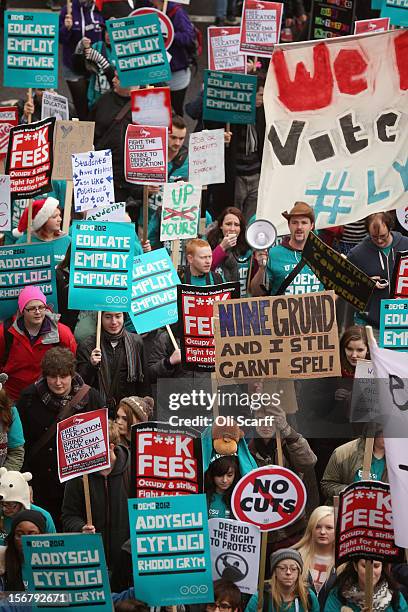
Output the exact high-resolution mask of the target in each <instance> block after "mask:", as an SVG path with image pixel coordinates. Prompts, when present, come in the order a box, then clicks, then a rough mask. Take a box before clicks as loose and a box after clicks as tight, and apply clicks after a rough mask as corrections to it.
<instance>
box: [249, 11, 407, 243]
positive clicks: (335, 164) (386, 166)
mask: <svg viewBox="0 0 408 612" xmlns="http://www.w3.org/2000/svg"><path fill="white" fill-rule="evenodd" d="M330 10H332V11H334V10H338V9H337V7H336V8H331V9H330ZM407 38H408V33H407V32H404V31H398V30H395V31H390V32H383V33H379V34H375V36H373V35H370V34H367V35H366V36H364V35H359V36H358V38H354V37H352V36H342V37H340V38H331V39H329V40H327V41H319V42H315V41H310V42H304V43H296V45H293V44H288V45H279V46H276V47H275V50H274V54H273V56H272V59H271V64H270V68H269V71H268V77H267V81H266V85H265V93H264V107H265V117H266V134H267V138H266V139H265V147H264V152H263V158H262V169H261V179H260V183H259V193H258V208H257V217H258V218H262V219H268V221H271V223H273V225H274V226H275V227H276V229H277V232H278V235H281V234H286V233H287V227H288V226H287V221H286V219H284V218H283V217H282V213H283V212H284V211H287V210H290V209H291V208H292V206H293V202H297V201H303V202H306V203H307V204H309V205H310V206H311V207H312V208H313V209H314V214H315V218H316V224H315V226H316V228H317V229H321V228H324V227H330V226H338V225H345V224H347V223H353V222H354V221H359V220H360V219H363V218H365V217H366V216H367V215H370V214H372V213H376V212H381V211H385V210H393V209H397V208H401V207H402V206H403V205H406V193H407V192H406V184H405V183H404V178H405V175H404V167H405V166H404V164H405V163H406V156H405V153H404V154H402V153H401V151H405V150H408V131H407V130H404V129H402V127H401V125H400V122H399V120H398V117H400V116H402V115H403V114H404V113H405V112H406V104H405V103H404V102H403V99H404V98H405V95H404V94H405V91H406V83H405V81H406V77H405V67H406V66H407V65H408V64H407V63H406V61H405V52H406V51H405V49H406V44H407V42H406V41H407ZM306 66H307V67H306ZM357 66H360V68H357ZM352 67H353V68H352ZM345 75H349V77H350V78H349V77H346V76H345ZM384 160H386V161H385V162H384ZM271 193H279V198H277V199H276V200H274V203H273V206H271Z"/></svg>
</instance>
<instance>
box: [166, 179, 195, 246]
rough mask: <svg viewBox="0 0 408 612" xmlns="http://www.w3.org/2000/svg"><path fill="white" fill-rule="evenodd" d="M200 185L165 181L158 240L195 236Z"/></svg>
mask: <svg viewBox="0 0 408 612" xmlns="http://www.w3.org/2000/svg"><path fill="white" fill-rule="evenodd" d="M200 200H201V186H197V185H192V184H191V183H182V182H177V183H166V184H165V185H164V190H163V205H162V216H161V224H160V240H161V241H163V240H176V239H182V240H184V239H188V238H196V237H197V233H198V221H199V218H200Z"/></svg>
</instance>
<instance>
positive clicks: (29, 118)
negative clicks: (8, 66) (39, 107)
mask: <svg viewBox="0 0 408 612" xmlns="http://www.w3.org/2000/svg"><path fill="white" fill-rule="evenodd" d="M27 102H30V104H32V103H33V89H32V87H29V88H28V91H27ZM31 121H32V115H31V113H29V114H28V116H27V123H31Z"/></svg>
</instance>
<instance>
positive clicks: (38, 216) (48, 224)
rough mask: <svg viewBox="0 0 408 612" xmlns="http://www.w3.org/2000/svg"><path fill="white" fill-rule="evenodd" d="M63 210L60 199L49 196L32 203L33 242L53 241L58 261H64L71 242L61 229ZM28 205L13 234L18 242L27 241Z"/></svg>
mask: <svg viewBox="0 0 408 612" xmlns="http://www.w3.org/2000/svg"><path fill="white" fill-rule="evenodd" d="M61 221H62V219H61V211H60V208H59V201H58V200H56V199H55V198H53V197H51V196H48V197H47V198H45V199H43V200H34V202H33V205H32V224H31V242H32V243H36V242H52V244H53V247H54V257H55V261H56V263H59V262H60V261H62V259H63V258H64V257H65V254H66V252H67V249H68V247H69V245H70V244H71V237H70V236H68V235H67V234H63V233H62V231H61ZM27 227H28V207H27V208H26V209H25V211H24V212H23V214H22V215H21V217H20V221H19V223H18V227H17V229H15V230H13V236H14V237H15V238H17V242H16V244H26V243H27Z"/></svg>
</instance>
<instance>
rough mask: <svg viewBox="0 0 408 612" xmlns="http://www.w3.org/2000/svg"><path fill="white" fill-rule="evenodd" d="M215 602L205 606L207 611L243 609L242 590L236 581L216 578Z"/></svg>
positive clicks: (233, 611) (221, 611) (235, 611)
mask: <svg viewBox="0 0 408 612" xmlns="http://www.w3.org/2000/svg"><path fill="white" fill-rule="evenodd" d="M214 599H215V602H214V603H208V604H206V606H205V612H239V610H241V609H242V602H241V591H240V590H239V588H238V587H237V585H236V584H235V583H234V582H230V581H229V580H224V579H223V578H221V579H220V580H216V581H215V582H214Z"/></svg>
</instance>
